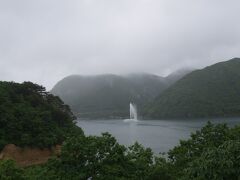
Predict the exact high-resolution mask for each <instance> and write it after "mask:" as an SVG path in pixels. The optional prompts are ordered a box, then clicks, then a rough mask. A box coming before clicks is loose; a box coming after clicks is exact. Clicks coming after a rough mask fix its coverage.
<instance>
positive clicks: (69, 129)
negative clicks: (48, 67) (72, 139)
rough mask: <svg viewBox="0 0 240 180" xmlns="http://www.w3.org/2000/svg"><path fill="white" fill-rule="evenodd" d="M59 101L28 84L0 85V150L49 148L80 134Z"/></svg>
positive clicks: (72, 118) (66, 107)
mask: <svg viewBox="0 0 240 180" xmlns="http://www.w3.org/2000/svg"><path fill="white" fill-rule="evenodd" d="M74 119H75V117H74V115H73V114H72V112H71V110H70V108H69V106H67V105H65V104H64V103H63V102H62V100H61V99H60V98H59V97H57V96H53V95H52V94H49V93H48V92H46V90H45V88H44V87H42V86H39V85H37V84H33V83H31V82H24V83H22V84H18V83H14V82H0V150H1V149H2V148H3V147H4V146H5V145H6V144H15V145H18V146H34V147H40V148H42V147H51V146H53V145H56V144H61V143H62V142H63V141H64V140H65V139H66V137H67V136H68V134H71V133H73V134H74V133H82V130H81V129H80V128H78V127H77V126H75V124H74Z"/></svg>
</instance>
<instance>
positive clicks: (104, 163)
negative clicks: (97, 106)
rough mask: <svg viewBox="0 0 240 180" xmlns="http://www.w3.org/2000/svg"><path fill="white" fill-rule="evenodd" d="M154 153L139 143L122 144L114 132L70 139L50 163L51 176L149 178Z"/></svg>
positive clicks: (63, 177) (64, 177) (48, 169)
mask: <svg viewBox="0 0 240 180" xmlns="http://www.w3.org/2000/svg"><path fill="white" fill-rule="evenodd" d="M151 166H153V154H152V151H151V150H150V149H145V148H143V147H142V146H141V145H139V144H137V143H136V144H135V145H133V146H131V147H129V148H126V147H124V146H122V145H119V144H118V143H117V141H116V139H115V138H113V137H112V136H111V135H110V134H108V133H104V134H102V136H100V137H97V136H88V137H85V136H78V137H73V138H70V139H68V140H67V141H66V142H65V143H64V145H63V148H62V153H61V156H60V157H59V158H55V159H52V160H51V161H49V162H48V164H47V165H46V167H47V176H48V173H49V174H50V176H55V177H56V178H60V179H61V178H62V179H88V178H93V179H100V180H105V179H106V180H108V179H109V180H111V179H146V178H147V177H148V176H149V173H150V169H151Z"/></svg>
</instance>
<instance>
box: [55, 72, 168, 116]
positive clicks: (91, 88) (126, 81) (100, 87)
mask: <svg viewBox="0 0 240 180" xmlns="http://www.w3.org/2000/svg"><path fill="white" fill-rule="evenodd" d="M166 87H167V84H166V82H165V81H164V79H163V78H162V77H159V76H156V75H151V74H131V75H127V76H117V75H111V74H106V75H96V76H80V75H74V76H69V77H66V78H64V79H63V80H61V81H60V82H58V83H57V84H56V85H55V86H54V88H53V89H52V91H51V92H52V93H53V94H55V95H58V96H60V97H61V98H62V99H63V101H64V102H65V103H66V104H69V105H70V107H71V108H72V110H73V112H75V115H77V116H79V117H81V118H117V117H125V118H127V117H128V116H129V103H130V102H134V103H136V104H137V105H138V108H139V111H141V107H142V105H143V104H145V103H146V102H150V101H151V100H153V98H155V97H156V96H157V95H158V94H159V92H161V91H163V90H164V89H165V88H166Z"/></svg>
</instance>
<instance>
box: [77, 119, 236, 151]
mask: <svg viewBox="0 0 240 180" xmlns="http://www.w3.org/2000/svg"><path fill="white" fill-rule="evenodd" d="M207 121H211V122H212V123H214V124H217V123H227V124H228V125H229V126H234V125H237V124H240V118H232V119H229V118H228V119H211V120H207V119H206V120H196V119H195V120H139V121H138V122H124V121H123V120H78V122H77V125H78V126H80V127H81V128H82V129H83V130H84V132H85V134H86V135H100V134H101V133H103V132H109V133H111V134H112V135H113V136H114V137H116V139H117V140H118V142H119V143H120V144H124V145H131V144H133V143H134V142H136V141H138V142H139V143H141V144H142V145H144V146H145V147H150V148H151V149H152V150H153V151H154V153H159V152H167V151H168V150H169V149H171V148H173V147H174V146H176V145H178V144H179V140H180V139H188V138H189V137H190V134H191V133H192V132H195V131H196V130H199V129H201V127H203V126H204V125H205V124H206V123H207Z"/></svg>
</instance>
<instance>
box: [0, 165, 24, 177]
mask: <svg viewBox="0 0 240 180" xmlns="http://www.w3.org/2000/svg"><path fill="white" fill-rule="evenodd" d="M0 179H1V180H23V179H24V177H23V170H22V169H20V168H18V167H17V166H16V165H15V162H14V161H12V160H4V161H0Z"/></svg>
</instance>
